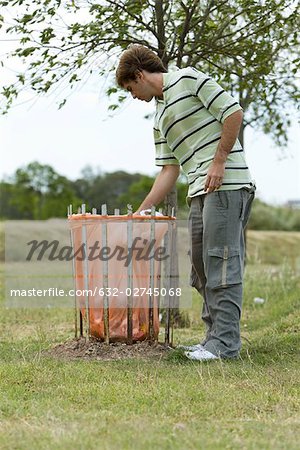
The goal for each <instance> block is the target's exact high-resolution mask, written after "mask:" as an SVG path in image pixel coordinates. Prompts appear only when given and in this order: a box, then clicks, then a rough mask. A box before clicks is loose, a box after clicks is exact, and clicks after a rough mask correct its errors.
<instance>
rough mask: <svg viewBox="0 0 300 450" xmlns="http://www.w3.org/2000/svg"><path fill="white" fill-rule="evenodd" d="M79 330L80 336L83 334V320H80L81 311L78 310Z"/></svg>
mask: <svg viewBox="0 0 300 450" xmlns="http://www.w3.org/2000/svg"><path fill="white" fill-rule="evenodd" d="M79 330H80V337H82V336H83V320H82V312H81V310H79Z"/></svg>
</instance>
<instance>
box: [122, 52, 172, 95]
mask: <svg viewBox="0 0 300 450" xmlns="http://www.w3.org/2000/svg"><path fill="white" fill-rule="evenodd" d="M142 70H147V72H150V73H154V72H167V69H166V68H165V66H164V65H163V63H162V61H161V59H160V58H159V57H158V56H157V55H156V54H155V53H154V52H153V51H152V50H150V49H149V48H147V47H144V45H140V44H131V45H129V47H128V48H127V49H126V50H125V51H124V52H123V53H122V55H121V58H120V62H119V65H118V68H117V71H116V79H117V83H118V85H119V86H121V87H123V86H124V83H126V82H128V81H135V80H136V77H137V74H138V72H141V71H142Z"/></svg>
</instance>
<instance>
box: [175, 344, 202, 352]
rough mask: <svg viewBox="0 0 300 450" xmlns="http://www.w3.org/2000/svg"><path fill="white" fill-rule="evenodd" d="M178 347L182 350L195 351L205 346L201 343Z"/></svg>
mask: <svg viewBox="0 0 300 450" xmlns="http://www.w3.org/2000/svg"><path fill="white" fill-rule="evenodd" d="M177 348H181V349H182V350H187V351H189V352H195V351H196V350H201V349H202V348H203V346H202V345H201V344H194V345H177Z"/></svg>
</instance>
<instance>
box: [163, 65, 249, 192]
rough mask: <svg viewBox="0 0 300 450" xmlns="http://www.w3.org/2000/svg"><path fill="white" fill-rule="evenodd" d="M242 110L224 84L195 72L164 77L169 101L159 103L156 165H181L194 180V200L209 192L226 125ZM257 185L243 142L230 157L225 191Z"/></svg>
mask: <svg viewBox="0 0 300 450" xmlns="http://www.w3.org/2000/svg"><path fill="white" fill-rule="evenodd" d="M240 109H242V108H241V106H240V105H239V104H238V102H237V101H235V100H234V98H233V97H231V95H229V94H228V93H227V92H225V91H224V89H222V87H221V86H220V85H219V84H218V83H216V82H215V81H214V80H212V79H211V78H210V77H209V76H207V75H205V74H204V73H201V72H199V71H197V70H196V69H194V68H191V67H188V68H185V69H179V70H177V71H175V72H169V73H164V74H163V100H159V99H157V101H156V115H155V119H154V140H155V149H156V158H155V164H156V165H157V166H164V165H167V164H180V165H181V167H182V169H183V172H184V173H185V175H186V176H187V179H188V184H189V190H188V197H195V196H196V195H201V194H204V185H205V179H206V175H207V171H208V168H209V165H210V164H211V162H212V160H213V158H214V155H215V153H216V150H217V146H218V143H219V141H220V137H221V133H222V124H223V123H224V120H225V119H226V117H228V116H229V115H230V114H232V113H234V112H235V111H238V110H240ZM252 184H253V183H252V180H251V175H250V172H249V169H248V167H247V164H246V161H245V154H244V150H243V148H242V146H241V144H240V142H239V141H238V139H237V140H236V142H235V144H234V146H233V148H232V150H231V152H230V153H229V155H228V158H227V161H226V166H225V175H224V179H223V183H222V186H221V187H220V188H219V190H232V189H241V188H242V187H250V186H252Z"/></svg>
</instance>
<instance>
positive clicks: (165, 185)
mask: <svg viewBox="0 0 300 450" xmlns="http://www.w3.org/2000/svg"><path fill="white" fill-rule="evenodd" d="M179 172H180V166H179V165H175V164H168V165H166V166H163V167H162V169H161V171H160V172H159V174H158V175H157V177H156V179H155V181H154V183H153V186H152V188H151V191H150V192H149V194H148V195H147V197H146V198H145V200H144V201H143V202H142V203H141V205H140V206H139V208H138V209H137V211H136V212H135V214H139V212H140V211H142V210H144V209H149V208H151V207H152V206H156V205H158V204H159V203H160V202H162V201H163V199H164V198H165V196H166V195H167V194H168V193H169V192H170V191H171V189H172V187H173V186H174V184H175V183H176V180H177V178H178V175H179Z"/></svg>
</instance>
